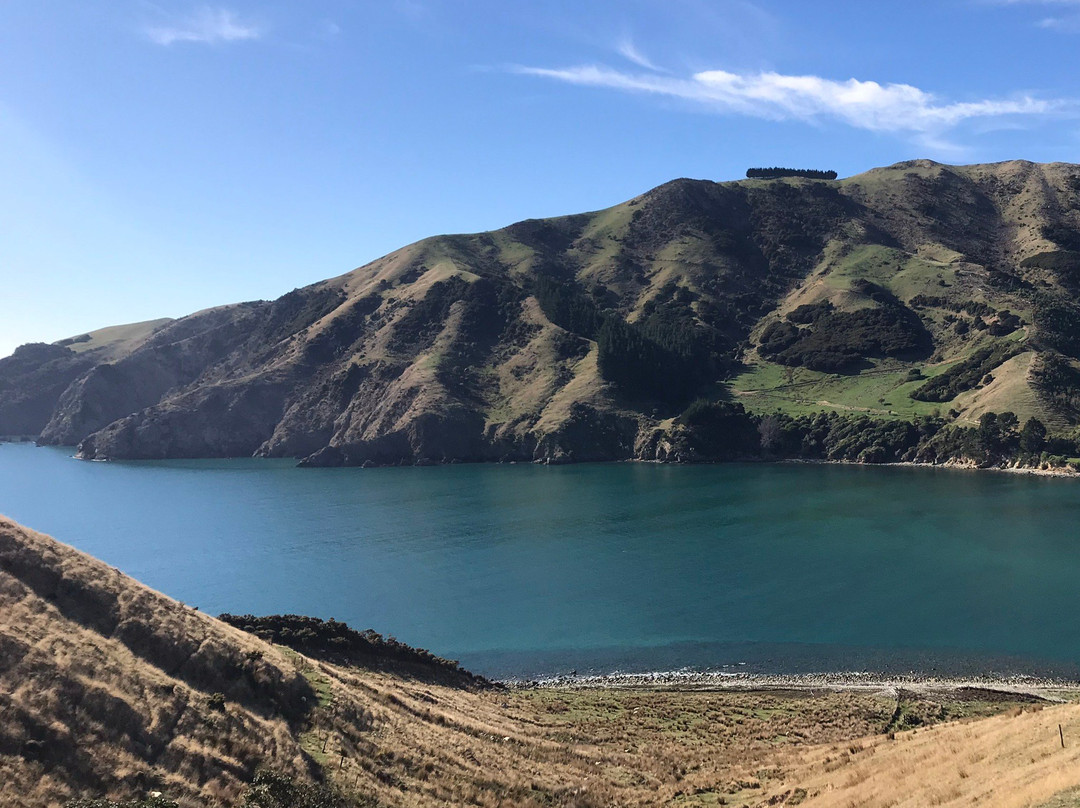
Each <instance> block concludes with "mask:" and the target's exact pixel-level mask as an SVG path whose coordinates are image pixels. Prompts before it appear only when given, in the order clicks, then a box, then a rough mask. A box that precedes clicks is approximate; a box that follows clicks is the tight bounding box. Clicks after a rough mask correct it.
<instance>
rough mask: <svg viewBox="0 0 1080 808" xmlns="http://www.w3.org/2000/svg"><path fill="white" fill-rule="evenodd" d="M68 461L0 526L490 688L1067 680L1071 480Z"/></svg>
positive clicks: (21, 488) (45, 464)
mask: <svg viewBox="0 0 1080 808" xmlns="http://www.w3.org/2000/svg"><path fill="white" fill-rule="evenodd" d="M69 454H70V450H63V449H52V448H36V447H33V446H30V445H21V444H5V445H0V513H4V514H6V515H8V516H10V517H12V518H14V519H16V520H18V521H20V522H22V523H24V524H26V525H28V526H30V527H33V528H35V529H37V530H40V531H43V532H46V533H49V534H51V535H53V536H55V537H56V538H58V539H60V540H61V541H64V542H67V543H69V544H72V545H74V546H75V547H77V548H79V549H81V550H84V551H86V552H88V553H90V554H92V555H94V556H96V557H98V558H101V559H103V560H104V561H106V562H108V563H109V564H112V565H114V566H116V567H118V568H120V569H121V570H123V571H124V572H126V573H128V574H130V575H132V576H134V577H136V578H138V579H139V580H141V581H143V582H144V583H146V584H148V585H149V586H152V587H154V588H155V589H159V590H161V591H163V592H166V593H168V594H169V595H172V596H173V597H176V598H178V599H180V600H183V601H185V602H187V603H189V604H192V605H196V606H198V607H199V608H201V609H202V610H203V611H205V612H209V613H213V614H216V613H219V612H223V611H230V612H237V613H245V612H253V613H257V614H258V613H262V614H266V613H278V612H296V613H302V614H311V615H317V616H321V617H335V618H337V619H339V620H345V621H347V622H349V623H350V624H351V625H353V626H355V627H357V628H367V627H372V628H374V629H376V630H377V631H380V632H382V633H384V634H392V635H395V636H397V637H398V638H399V639H402V640H404V641H406V642H408V643H410V644H413V645H419V646H423V647H426V648H430V649H431V650H433V651H435V652H437V653H439V654H442V655H444V656H449V657H453V658H457V659H460V660H461V661H462V662H463V663H464V664H465V665H466V666H468V667H472V668H473V669H475V670H479V671H481V672H486V673H489V674H492V675H499V676H512V675H527V676H528V675H538V674H545V673H556V672H564V671H566V670H568V669H570V668H575V669H578V670H579V672H585V670H589V669H591V670H597V671H610V670H614V669H620V670H650V669H651V670H657V669H671V668H675V667H681V666H683V665H689V666H694V667H704V668H714V667H722V666H737V667H738V669H740V670H751V669H752V670H761V671H800V670H803V671H809V670H825V669H831V670H861V669H871V670H882V671H896V670H900V671H905V670H908V669H910V668H918V669H921V670H937V671H939V672H976V671H979V672H985V671H991V670H992V671H995V672H998V673H1006V672H1011V671H1021V670H1022V671H1032V672H1036V671H1037V672H1050V673H1056V674H1058V675H1064V676H1070V677H1076V676H1077V675H1078V674H1080V668H1078V667H1077V664H1076V663H1077V662H1080V481H1074V480H1061V479H1050V478H1038V477H1027V476H1019V475H1008V474H992V473H972V472H962V471H947V470H929V469H910V468H860V467H852V466H807V465H767V464H759V465H721V466H695V467H678V466H657V465H645V464H610V465H583V466H562V467H540V466H532V465H513V466H505V465H504V466H493V465H462V466H449V467H433V468H394V469H366V470H362V469H296V468H294V467H293V463H292V462H291V461H276V460H228V461H220V460H214V461H167V462H142V463H84V462H80V461H76V460H73V459H71V458H70V457H69ZM740 663H742V664H740Z"/></svg>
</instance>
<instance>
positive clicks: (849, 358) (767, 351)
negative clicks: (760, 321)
mask: <svg viewBox="0 0 1080 808" xmlns="http://www.w3.org/2000/svg"><path fill="white" fill-rule="evenodd" d="M793 322H794V323H800V324H802V323H806V324H807V325H806V326H805V327H799V326H796V325H794V324H793ZM931 347H932V343H931V340H930V335H929V333H928V332H927V331H926V328H925V327H924V326H923V324H922V321H921V320H919V318H918V317H917V316H916V315H915V313H914V312H912V311H911V310H910V309H907V308H906V307H904V306H903V305H901V304H899V303H898V302H893V301H890V300H886V302H885V304H884V305H881V306H878V307H877V308H872V309H859V310H858V311H836V310H834V309H833V307H832V306H831V305H829V304H827V303H825V304H821V303H818V304H813V305H807V306H800V307H799V308H797V309H795V311H793V312H792V313H791V314H790V315H788V319H787V320H786V321H775V322H772V323H770V324H769V325H768V326H766V327H765V330H764V331H762V333H761V338H760V340H759V350H760V352H761V354H762V355H763V356H765V357H768V358H770V359H772V360H773V361H775V362H779V363H780V364H782V365H795V366H800V367H805V368H809V369H810V370H820V371H824V372H826V373H842V372H845V371H849V370H851V369H852V368H854V367H857V366H858V364H859V363H860V362H863V361H865V359H866V358H867V357H881V356H910V357H916V356H925V355H926V354H927V353H928V352H929V350H930V348H931Z"/></svg>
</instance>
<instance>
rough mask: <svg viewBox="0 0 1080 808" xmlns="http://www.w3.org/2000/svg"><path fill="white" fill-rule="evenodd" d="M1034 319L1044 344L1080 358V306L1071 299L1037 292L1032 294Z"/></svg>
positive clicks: (1038, 335) (1039, 337)
mask: <svg viewBox="0 0 1080 808" xmlns="http://www.w3.org/2000/svg"><path fill="white" fill-rule="evenodd" d="M1032 319H1033V321H1034V324H1035V328H1036V330H1037V337H1038V339H1039V340H1040V341H1041V342H1042V343H1043V344H1045V345H1046V346H1048V347H1050V348H1053V349H1054V350H1056V351H1060V352H1061V353H1063V354H1065V355H1066V356H1071V357H1073V358H1077V359H1080V307H1078V306H1077V305H1076V304H1075V303H1073V302H1072V301H1070V300H1066V299H1064V298H1061V297H1057V296H1054V295H1050V294H1048V293H1046V292H1037V293H1035V294H1034V295H1032Z"/></svg>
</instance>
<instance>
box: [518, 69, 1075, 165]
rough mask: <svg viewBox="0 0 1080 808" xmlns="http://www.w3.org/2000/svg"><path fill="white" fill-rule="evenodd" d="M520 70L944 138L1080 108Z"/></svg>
mask: <svg viewBox="0 0 1080 808" xmlns="http://www.w3.org/2000/svg"><path fill="white" fill-rule="evenodd" d="M514 70H515V72H518V73H523V74H526V75H531V76H539V77H541V78H546V79H553V80H556V81H561V82H566V83H569V84H576V85H582V86H589V87H602V88H607V89H612V90H620V91H623V92H633V93H646V94H652V95H658V96H666V97H669V98H678V99H683V100H686V101H690V102H694V103H696V104H699V105H701V106H703V107H705V108H707V109H710V110H712V111H714V112H718V113H724V114H734V115H746V116H751V117H755V118H766V119H771V120H798V121H805V122H821V121H825V120H834V121H840V122H841V123H844V124H847V125H848V126H852V127H855V128H857V129H865V130H869V131H871V132H887V133H894V134H901V135H909V136H915V137H916V138H917V139H919V140H920V142H924V143H927V144H934V145H936V146H944V145H946V143H947V141H946V140H945V138H944V136H945V135H946V133H948V131H949V130H951V129H953V128H955V127H956V126H958V125H959V124H962V123H964V122H966V121H971V120H990V119H1006V118H1022V117H1030V116H1042V115H1050V114H1053V113H1062V112H1065V111H1072V112H1076V111H1077V106H1076V104H1074V103H1073V102H1067V101H1061V100H1044V99H1039V98H1034V97H1032V96H1030V95H1021V96H1017V97H1013V98H1005V99H985V100H978V101H946V100H943V99H940V98H939V97H937V96H936V95H934V94H933V93H929V92H926V91H925V90H921V89H919V88H918V87H913V86H912V85H910V84H879V83H878V82H876V81H859V80H858V79H848V80H846V81H835V80H832V79H826V78H821V77H819V76H790V75H784V74H781V73H773V72H761V73H747V74H738V73H729V72H727V71H724V70H706V71H703V72H700V73H694V74H692V75H691V76H689V77H688V78H677V77H674V76H662V75H656V74H649V73H641V74H632V73H626V72H622V71H618V70H614V69H612V68H609V67H604V66H599V65H581V66H576V67H568V68H555V69H553V68H543V67H517V68H514Z"/></svg>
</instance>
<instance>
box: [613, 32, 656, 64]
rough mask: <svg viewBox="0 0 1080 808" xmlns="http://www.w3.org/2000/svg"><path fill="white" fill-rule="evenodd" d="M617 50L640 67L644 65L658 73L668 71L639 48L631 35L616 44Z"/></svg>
mask: <svg viewBox="0 0 1080 808" xmlns="http://www.w3.org/2000/svg"><path fill="white" fill-rule="evenodd" d="M615 50H616V51H617V52H618V54H619V55H620V56H622V57H623V58H624V59H626V60H627V61H628V62H633V63H634V64H636V65H637V66H638V67H644V68H645V69H646V70H652V71H654V72H656V73H666V72H667V71H666V70H664V69H663V68H661V67H657V65H655V64H653V62H652V61H651V60H650V59H649V57H647V56H645V54H643V53H642V52H641V51H639V50H638V48H637V45H635V44H634V41H633V40H632V39H630V38H629V37H623V38H622V39H620V40H619V42H618V43H617V44H616V45H615Z"/></svg>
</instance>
